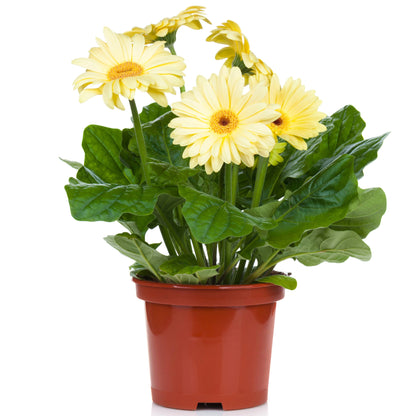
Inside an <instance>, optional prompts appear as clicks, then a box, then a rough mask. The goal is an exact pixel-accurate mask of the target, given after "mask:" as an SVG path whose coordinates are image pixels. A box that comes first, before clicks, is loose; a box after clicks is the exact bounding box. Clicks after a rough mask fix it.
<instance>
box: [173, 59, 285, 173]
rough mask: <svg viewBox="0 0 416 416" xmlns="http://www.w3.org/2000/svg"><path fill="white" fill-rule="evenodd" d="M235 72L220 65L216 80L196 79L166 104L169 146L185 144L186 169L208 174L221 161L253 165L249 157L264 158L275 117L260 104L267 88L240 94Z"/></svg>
mask: <svg viewBox="0 0 416 416" xmlns="http://www.w3.org/2000/svg"><path fill="white" fill-rule="evenodd" d="M243 88H244V78H243V76H242V74H241V71H240V69H239V68H236V67H234V68H232V69H228V68H227V67H225V66H223V67H222V69H221V71H220V73H219V76H217V75H215V74H213V75H212V76H211V77H210V79H209V80H207V79H206V78H204V77H202V76H199V77H198V78H197V85H196V87H195V88H194V89H193V90H192V91H188V92H186V93H183V94H182V101H181V102H178V103H174V104H173V105H172V111H173V112H174V113H175V114H176V115H177V116H178V117H177V118H174V119H173V120H172V121H171V122H170V124H169V126H170V127H172V128H173V129H174V131H173V132H172V134H171V137H172V138H173V143H174V144H178V145H180V146H186V149H185V150H184V153H183V157H184V158H187V157H190V166H191V168H193V167H195V166H197V165H200V166H204V165H205V170H206V172H207V173H208V174H210V173H212V172H218V171H219V170H220V169H221V167H222V165H223V164H224V163H235V164H236V165H239V164H240V163H241V162H243V163H244V164H245V165H246V166H249V167H251V166H253V164H254V156H255V155H260V156H263V157H268V156H269V153H270V152H271V150H272V149H273V146H274V144H275V139H274V136H273V133H272V132H271V130H270V129H269V128H268V127H267V125H268V124H270V123H271V122H272V121H273V120H275V119H276V114H279V113H277V112H276V107H277V106H275V105H268V104H266V96H267V87H266V86H265V85H264V84H261V83H259V84H257V85H256V86H254V87H253V88H251V89H250V91H249V92H247V93H244V91H243Z"/></svg>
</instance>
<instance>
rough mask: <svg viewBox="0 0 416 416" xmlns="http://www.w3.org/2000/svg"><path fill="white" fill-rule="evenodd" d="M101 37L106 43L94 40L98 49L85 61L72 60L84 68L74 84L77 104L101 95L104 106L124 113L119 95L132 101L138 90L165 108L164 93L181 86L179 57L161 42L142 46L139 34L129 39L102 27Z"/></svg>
mask: <svg viewBox="0 0 416 416" xmlns="http://www.w3.org/2000/svg"><path fill="white" fill-rule="evenodd" d="M104 36H105V40H106V41H105V42H104V41H102V40H101V39H97V43H98V45H99V46H98V47H94V48H91V49H90V53H89V57H88V58H79V59H75V60H74V61H72V63H73V64H75V65H79V66H82V67H83V68H86V72H84V73H83V74H81V75H79V76H78V77H77V78H76V79H75V81H74V88H75V89H78V91H79V93H80V95H79V100H80V102H84V101H86V100H88V99H89V98H91V97H93V96H95V95H102V96H103V99H104V102H105V104H106V105H107V106H108V107H110V108H114V106H115V107H117V108H119V109H121V110H124V106H123V104H122V102H121V100H120V95H122V96H123V97H125V98H127V99H128V100H132V99H133V98H134V95H135V92H136V89H139V90H141V91H145V92H147V93H148V94H149V95H150V96H151V97H152V98H153V99H154V100H155V101H156V102H157V103H159V104H160V105H162V106H167V104H168V103H167V99H166V96H165V93H166V92H170V93H172V94H175V90H174V87H180V86H182V85H183V83H184V81H183V76H184V74H183V72H182V71H183V70H184V69H185V64H184V62H183V58H181V57H179V56H176V55H172V54H171V53H170V52H169V51H167V50H166V49H165V48H164V42H155V43H153V44H152V45H149V46H146V45H145V39H144V37H143V36H142V35H139V34H136V35H134V36H133V37H132V38H130V37H128V36H126V35H122V34H117V33H114V32H113V31H111V30H110V29H108V28H104Z"/></svg>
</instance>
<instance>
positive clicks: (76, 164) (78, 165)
mask: <svg viewBox="0 0 416 416" xmlns="http://www.w3.org/2000/svg"><path fill="white" fill-rule="evenodd" d="M59 159H61V160H62V162H65V163H66V164H67V165H69V166H71V168H74V169H76V170H78V169H80V168H82V163H79V162H75V161H73V160H67V159H62V158H61V157H60V158H59Z"/></svg>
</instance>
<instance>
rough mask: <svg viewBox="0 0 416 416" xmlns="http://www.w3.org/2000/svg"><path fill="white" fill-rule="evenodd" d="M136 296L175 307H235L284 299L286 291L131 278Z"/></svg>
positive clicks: (268, 285)
mask: <svg viewBox="0 0 416 416" xmlns="http://www.w3.org/2000/svg"><path fill="white" fill-rule="evenodd" d="M133 282H134V283H135V284H136V291H137V297H138V298H140V299H143V300H144V301H146V302H151V303H159V304H164V305H176V306H204V307H221V306H223V307H235V306H253V305H264V304H268V303H273V302H276V301H277V300H280V299H283V297H284V293H285V290H284V288H283V287H281V286H276V285H274V284H272V283H253V284H249V285H189V284H188V285H182V284H177V283H162V282H154V281H148V280H140V279H137V278H134V277H133Z"/></svg>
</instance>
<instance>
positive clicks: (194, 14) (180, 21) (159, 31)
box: [126, 6, 211, 43]
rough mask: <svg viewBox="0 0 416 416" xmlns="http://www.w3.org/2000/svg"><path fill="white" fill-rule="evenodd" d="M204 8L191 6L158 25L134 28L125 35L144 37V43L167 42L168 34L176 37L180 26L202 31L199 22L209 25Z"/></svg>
mask: <svg viewBox="0 0 416 416" xmlns="http://www.w3.org/2000/svg"><path fill="white" fill-rule="evenodd" d="M204 11H205V7H202V6H191V7H188V8H186V9H185V10H183V11H181V12H180V13H179V14H178V15H177V16H174V17H170V18H165V19H162V20H161V21H160V22H159V23H156V24H150V25H147V26H146V27H145V28H140V27H134V28H133V29H132V30H131V31H129V32H126V35H128V36H133V35H135V34H136V33H138V34H141V35H144V37H145V39H146V43H152V42H155V41H157V40H167V39H166V38H167V36H168V35H169V34H173V36H175V35H176V31H177V30H178V29H179V28H180V27H181V26H188V27H190V28H191V29H196V30H198V29H202V24H201V20H202V21H204V22H206V23H209V24H211V22H210V21H209V20H208V19H207V18H206V16H205V15H204Z"/></svg>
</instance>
